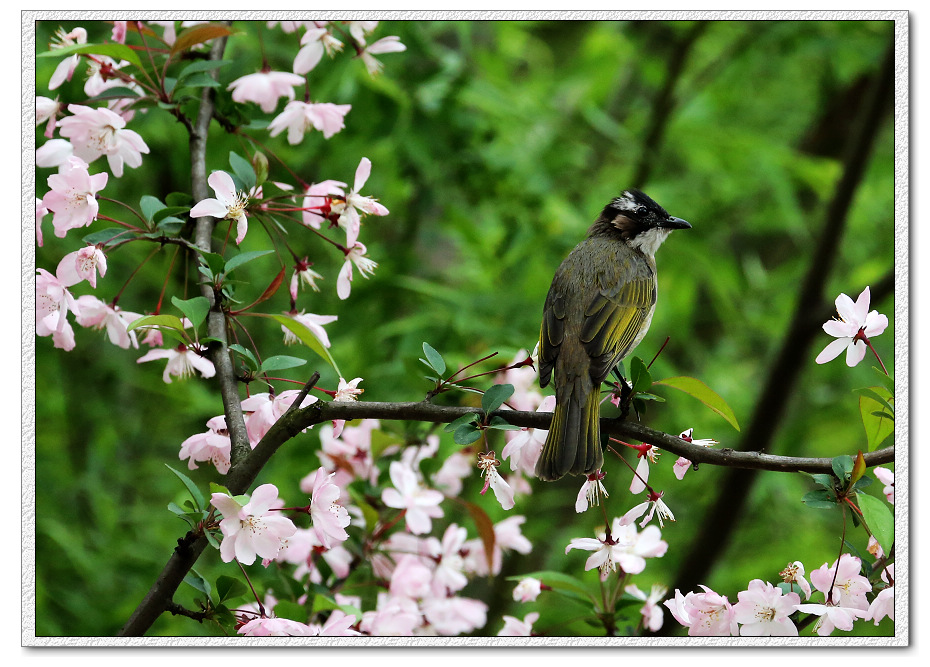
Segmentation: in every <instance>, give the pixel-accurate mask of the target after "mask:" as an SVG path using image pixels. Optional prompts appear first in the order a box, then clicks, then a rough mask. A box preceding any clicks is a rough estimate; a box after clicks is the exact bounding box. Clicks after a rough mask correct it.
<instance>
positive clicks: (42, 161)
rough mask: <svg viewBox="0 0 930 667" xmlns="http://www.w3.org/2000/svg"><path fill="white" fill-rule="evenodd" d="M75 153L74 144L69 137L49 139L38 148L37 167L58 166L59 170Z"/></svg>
mask: <svg viewBox="0 0 930 667" xmlns="http://www.w3.org/2000/svg"><path fill="white" fill-rule="evenodd" d="M73 155H74V146H72V145H71V142H70V141H68V140H67V139H49V140H48V141H46V142H45V143H44V144H42V145H41V146H39V147H38V148H37V149H36V166H37V167H58V169H59V171H60V170H61V168H62V167H64V166H65V165H67V164H68V160H69V158H71V157H72V156H73Z"/></svg>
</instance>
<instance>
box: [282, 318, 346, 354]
mask: <svg viewBox="0 0 930 667" xmlns="http://www.w3.org/2000/svg"><path fill="white" fill-rule="evenodd" d="M284 314H285V315H287V316H288V317H290V318H292V319H294V320H296V321H297V322H299V323H300V324H302V325H304V326H305V327H307V329H309V330H310V333H312V334H313V335H314V337H315V338H316V339H317V340H318V341H320V343H321V344H322V345H323V347H329V345H330V343H329V336H327V335H326V330H325V329H324V328H323V325H324V324H331V323H333V322H335V321H336V320H337V319H339V318H338V317H337V316H336V315H315V314H314V313H305V312H303V311H300V312H299V313H284ZM281 331H283V332H284V344H285V345H294V344H297V343H300V342H301V340H300V338H298V337H297V335H296V334H295V333H294V332H293V331H291V330H290V329H288V328H287V327H286V326H284V325H283V324H282V325H281Z"/></svg>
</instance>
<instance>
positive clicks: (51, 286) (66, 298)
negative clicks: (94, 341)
mask: <svg viewBox="0 0 930 667" xmlns="http://www.w3.org/2000/svg"><path fill="white" fill-rule="evenodd" d="M36 273H37V274H38V275H37V277H36V335H37V336H51V337H52V342H53V344H54V345H55V347H57V348H60V349H63V350H65V351H70V350H73V349H74V344H75V343H74V329H72V327H71V323H70V322H68V319H67V315H68V311H69V310H70V311H71V312H72V313H74V314H75V315H80V313H81V310H80V306H79V305H78V303H77V301H76V300H75V298H74V297H73V296H71V292H69V291H68V288H67V287H65V285H63V284H62V282H61V281H60V280H58V278H56V277H55V276H53V275H52V274H51V273H49V272H48V271H46V270H45V269H36Z"/></svg>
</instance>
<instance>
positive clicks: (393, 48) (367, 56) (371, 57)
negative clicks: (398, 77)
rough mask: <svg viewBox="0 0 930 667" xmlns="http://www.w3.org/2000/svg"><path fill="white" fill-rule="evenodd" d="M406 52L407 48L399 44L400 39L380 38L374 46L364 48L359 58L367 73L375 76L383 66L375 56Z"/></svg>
mask: <svg viewBox="0 0 930 667" xmlns="http://www.w3.org/2000/svg"><path fill="white" fill-rule="evenodd" d="M406 50H407V47H406V46H405V45H404V44H401V42H400V37H396V36H391V37H382V38H381V39H379V40H378V41H377V42H375V43H374V44H370V45H368V46H366V47H365V48H364V49H363V50H362V52H361V53H360V54H359V57H360V58H361V59H362V62H363V63H365V68H366V69H367V70H368V73H369V74H370V75H372V76H375V75H376V74H380V73H381V70H383V69H384V65H383V64H382V63H381V61H380V60H378V59H376V58H375V56H376V55H380V54H382V53H398V52H400V51H406Z"/></svg>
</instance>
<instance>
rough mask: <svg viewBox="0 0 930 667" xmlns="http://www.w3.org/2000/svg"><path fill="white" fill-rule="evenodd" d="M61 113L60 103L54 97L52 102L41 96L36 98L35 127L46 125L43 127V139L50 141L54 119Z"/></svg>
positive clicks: (53, 128)
mask: <svg viewBox="0 0 930 667" xmlns="http://www.w3.org/2000/svg"><path fill="white" fill-rule="evenodd" d="M60 112H61V103H60V102H59V101H58V98H57V97H56V98H55V99H54V100H53V99H51V98H48V97H43V96H41V95H37V96H36V125H41V124H42V123H47V124H46V126H45V138H46V139H51V138H52V135H53V134H54V133H55V119H56V118H57V117H58V114H59V113H60Z"/></svg>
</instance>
